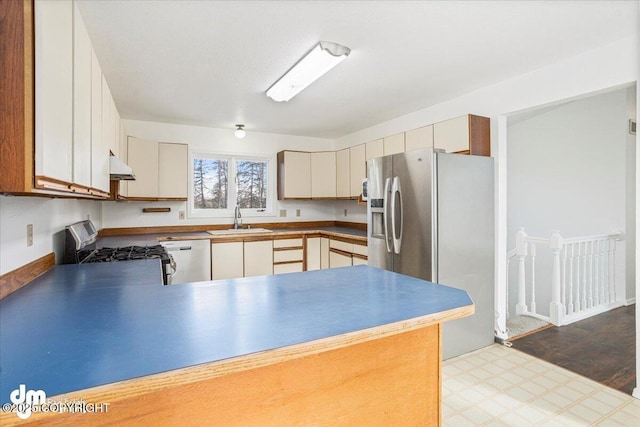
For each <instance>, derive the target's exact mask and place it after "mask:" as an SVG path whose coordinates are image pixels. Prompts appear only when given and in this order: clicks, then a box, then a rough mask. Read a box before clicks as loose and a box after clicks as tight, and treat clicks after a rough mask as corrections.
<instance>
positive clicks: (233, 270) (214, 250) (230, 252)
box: [211, 242, 244, 280]
mask: <svg viewBox="0 0 640 427" xmlns="http://www.w3.org/2000/svg"><path fill="white" fill-rule="evenodd" d="M238 277H244V247H243V242H228V243H212V244H211V279H212V280H218V279H236V278H238Z"/></svg>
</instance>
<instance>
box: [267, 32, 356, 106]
mask: <svg viewBox="0 0 640 427" xmlns="http://www.w3.org/2000/svg"><path fill="white" fill-rule="evenodd" d="M350 52H351V49H349V48H348V47H346V46H342V45H339V44H337V43H332V42H320V43H318V44H317V45H316V46H315V47H314V48H313V49H311V51H310V52H309V53H308V54H306V55H305V56H304V57H303V58H302V59H301V60H300V61H298V62H297V63H296V64H295V65H294V66H293V67H291V69H290V70H289V71H287V72H286V73H285V75H284V76H282V77H280V79H278V81H277V82H275V83H274V84H273V85H271V87H270V88H269V89H267V96H268V97H269V98H271V99H273V100H274V101H277V102H282V101H288V100H290V99H291V98H293V97H294V96H296V95H297V94H298V92H300V91H301V90H302V89H304V88H305V87H307V86H309V85H310V84H311V83H313V82H314V81H316V80H317V79H318V78H320V76H322V75H323V74H324V73H326V72H327V71H329V70H330V69H332V68H333V67H335V66H336V65H338V64H339V63H340V62H342V61H343V60H344V59H345V58H346V57H347V56H349V53H350Z"/></svg>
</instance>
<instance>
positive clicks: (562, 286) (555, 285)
mask: <svg viewBox="0 0 640 427" xmlns="http://www.w3.org/2000/svg"><path fill="white" fill-rule="evenodd" d="M622 238H623V235H622V233H620V232H615V233H612V234H603V235H596V236H585V237H573V238H563V237H562V236H561V235H560V232H559V231H557V230H555V231H553V233H552V234H551V236H550V237H549V238H543V237H532V236H528V235H527V233H526V232H525V231H524V228H520V229H519V230H518V232H517V233H516V247H515V249H514V250H511V251H509V253H508V254H507V277H509V267H510V265H511V262H510V261H511V260H512V258H517V260H518V279H517V280H518V282H517V283H518V288H517V289H518V300H517V304H516V310H515V312H516V314H517V315H526V316H531V317H536V318H538V319H542V320H545V321H547V322H550V323H553V324H554V325H558V326H560V325H567V324H569V323H572V322H575V321H577V320H581V319H584V318H586V317H589V316H593V315H595V314H599V313H602V312H604V311H607V310H611V309H612V308H615V307H617V306H620V305H621V303H617V302H616V283H615V279H616V277H615V253H616V241H618V240H622ZM538 247H540V249H541V250H544V251H546V250H547V249H548V251H549V252H550V254H551V267H550V268H551V271H550V272H547V274H543V275H542V279H543V284H542V286H547V287H549V288H550V289H547V291H549V290H550V292H546V294H549V295H550V301H549V302H548V304H549V316H545V315H542V314H540V313H538V301H537V295H536V293H537V292H536V291H537V289H539V286H540V285H539V284H538V283H537V280H538V281H539V278H537V277H536V271H537V269H536V255H537V251H538ZM527 265H528V266H529V275H528V278H529V280H528V281H527ZM507 289H508V287H507ZM527 292H528V294H527ZM527 296H529V303H528V304H527ZM508 303H509V297H508V291H507V304H508ZM507 313H509V310H508V305H507ZM507 317H508V315H507Z"/></svg>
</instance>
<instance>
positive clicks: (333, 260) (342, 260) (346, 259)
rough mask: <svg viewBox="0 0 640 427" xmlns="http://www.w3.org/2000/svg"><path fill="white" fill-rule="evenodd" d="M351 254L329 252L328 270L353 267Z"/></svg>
mask: <svg viewBox="0 0 640 427" xmlns="http://www.w3.org/2000/svg"><path fill="white" fill-rule="evenodd" d="M351 259H352V256H351V254H348V255H347V254H346V253H345V252H335V251H330V252H329V268H337V267H349V266H351V265H353V263H352V260H351Z"/></svg>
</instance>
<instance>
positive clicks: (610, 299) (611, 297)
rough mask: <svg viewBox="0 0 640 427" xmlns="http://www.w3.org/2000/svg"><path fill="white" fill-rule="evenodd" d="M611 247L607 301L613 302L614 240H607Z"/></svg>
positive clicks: (614, 287)
mask: <svg viewBox="0 0 640 427" xmlns="http://www.w3.org/2000/svg"><path fill="white" fill-rule="evenodd" d="M609 243H610V247H611V251H610V252H611V255H610V262H609V269H610V270H609V278H610V279H609V280H610V282H609V302H615V300H616V241H615V240H613V239H610V240H609Z"/></svg>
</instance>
